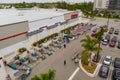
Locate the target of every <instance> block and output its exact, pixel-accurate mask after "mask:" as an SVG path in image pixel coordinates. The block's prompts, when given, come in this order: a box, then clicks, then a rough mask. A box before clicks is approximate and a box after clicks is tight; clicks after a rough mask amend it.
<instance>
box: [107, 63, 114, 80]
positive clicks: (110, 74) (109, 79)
mask: <svg viewBox="0 0 120 80" xmlns="http://www.w3.org/2000/svg"><path fill="white" fill-rule="evenodd" d="M112 71H113V64H112V63H111V65H110V71H109V73H108V78H107V80H111V77H112Z"/></svg>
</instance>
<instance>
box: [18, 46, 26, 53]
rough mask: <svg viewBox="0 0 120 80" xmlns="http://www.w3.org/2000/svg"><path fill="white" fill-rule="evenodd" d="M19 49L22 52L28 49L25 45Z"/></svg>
mask: <svg viewBox="0 0 120 80" xmlns="http://www.w3.org/2000/svg"><path fill="white" fill-rule="evenodd" d="M18 51H19V52H20V53H23V52H25V51H27V49H26V48H25V47H23V48H20V49H19V50H18Z"/></svg>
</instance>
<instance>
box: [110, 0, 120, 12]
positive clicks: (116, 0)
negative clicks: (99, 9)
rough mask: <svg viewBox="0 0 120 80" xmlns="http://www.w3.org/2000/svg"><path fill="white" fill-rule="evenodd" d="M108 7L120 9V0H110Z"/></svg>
mask: <svg viewBox="0 0 120 80" xmlns="http://www.w3.org/2000/svg"><path fill="white" fill-rule="evenodd" d="M108 9H110V10H120V0H109V5H108Z"/></svg>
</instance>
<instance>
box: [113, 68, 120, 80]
mask: <svg viewBox="0 0 120 80" xmlns="http://www.w3.org/2000/svg"><path fill="white" fill-rule="evenodd" d="M112 80H120V69H117V68H116V69H114V70H113V73H112Z"/></svg>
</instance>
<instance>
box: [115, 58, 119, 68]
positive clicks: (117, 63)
mask: <svg viewBox="0 0 120 80" xmlns="http://www.w3.org/2000/svg"><path fill="white" fill-rule="evenodd" d="M114 68H119V69H120V58H115V61H114Z"/></svg>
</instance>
